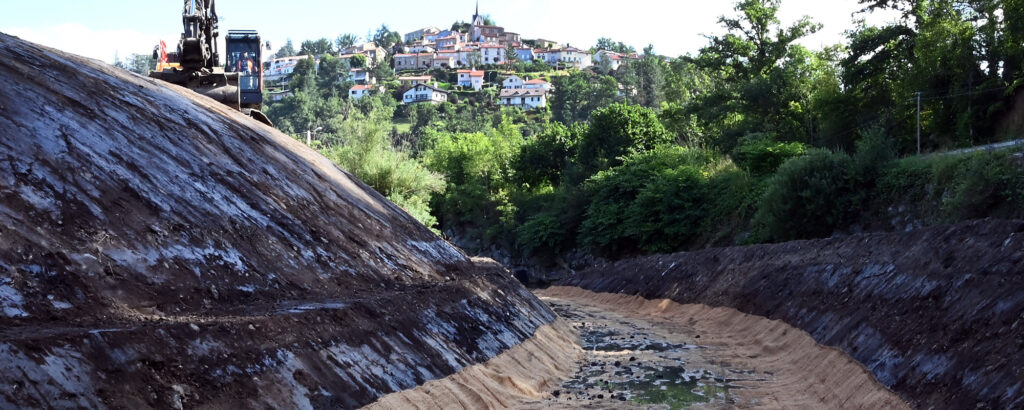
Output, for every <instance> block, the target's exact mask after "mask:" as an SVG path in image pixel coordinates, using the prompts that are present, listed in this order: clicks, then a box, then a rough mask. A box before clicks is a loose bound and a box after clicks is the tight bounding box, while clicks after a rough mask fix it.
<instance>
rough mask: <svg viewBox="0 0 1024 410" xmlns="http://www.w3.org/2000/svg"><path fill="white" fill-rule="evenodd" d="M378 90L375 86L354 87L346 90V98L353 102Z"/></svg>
mask: <svg viewBox="0 0 1024 410" xmlns="http://www.w3.org/2000/svg"><path fill="white" fill-rule="evenodd" d="M379 90H380V88H378V87H377V86H375V85H356V86H354V87H352V88H350V89H349V90H348V96H349V98H351V99H353V100H358V99H360V98H363V97H365V96H367V95H371V94H373V93H374V92H377V91H379Z"/></svg>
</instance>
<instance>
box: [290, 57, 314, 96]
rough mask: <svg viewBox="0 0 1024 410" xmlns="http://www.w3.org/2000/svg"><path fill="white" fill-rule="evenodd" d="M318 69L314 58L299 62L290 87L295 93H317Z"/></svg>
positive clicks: (293, 72) (292, 75)
mask: <svg viewBox="0 0 1024 410" xmlns="http://www.w3.org/2000/svg"><path fill="white" fill-rule="evenodd" d="M316 68H317V67H316V60H315V59H314V58H313V57H312V56H310V57H309V58H304V59H301V60H299V61H298V63H296V64H295V69H294V70H293V71H292V74H291V78H290V79H289V81H288V85H289V87H291V89H292V90H293V91H306V92H314V91H316V87H317V81H316V80H317V78H316Z"/></svg>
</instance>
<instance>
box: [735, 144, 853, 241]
mask: <svg viewBox="0 0 1024 410" xmlns="http://www.w3.org/2000/svg"><path fill="white" fill-rule="evenodd" d="M855 188H856V187H855V183H854V174H853V160H852V159H851V158H850V157H849V156H848V155H846V154H843V153H833V152H830V151H826V150H821V149H814V150H810V151H808V153H807V155H805V156H802V157H797V158H793V159H790V160H789V161H786V163H784V164H782V166H781V167H779V171H778V173H776V175H775V176H773V177H772V178H771V179H770V180H769V182H768V186H767V191H766V192H765V194H764V197H763V198H762V200H761V204H760V207H759V208H758V210H757V213H756V215H755V216H754V221H755V224H756V225H757V227H758V229H759V231H758V233H757V236H756V239H758V240H765V241H787V240H797V239H810V238H820V237H825V236H829V235H831V234H832V233H834V232H835V231H836V230H839V229H843V228H846V227H848V226H849V224H850V223H851V222H852V220H853V217H854V216H855V215H856V214H855V212H854V211H855V210H856V209H857V208H858V206H859V204H858V202H857V201H858V199H857V198H858V195H857V192H856V189H855Z"/></svg>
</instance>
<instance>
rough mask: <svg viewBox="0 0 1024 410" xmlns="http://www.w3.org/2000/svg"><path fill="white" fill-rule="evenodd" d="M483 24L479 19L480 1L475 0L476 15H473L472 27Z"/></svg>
mask: <svg viewBox="0 0 1024 410" xmlns="http://www.w3.org/2000/svg"><path fill="white" fill-rule="evenodd" d="M481 24H483V19H482V18H480V0H476V13H473V25H481Z"/></svg>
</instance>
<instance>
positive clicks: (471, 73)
mask: <svg viewBox="0 0 1024 410" xmlns="http://www.w3.org/2000/svg"><path fill="white" fill-rule="evenodd" d="M459 87H471V88H473V89H474V90H476V91H480V90H481V89H483V88H484V72H483V71H479V70H459Z"/></svg>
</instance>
